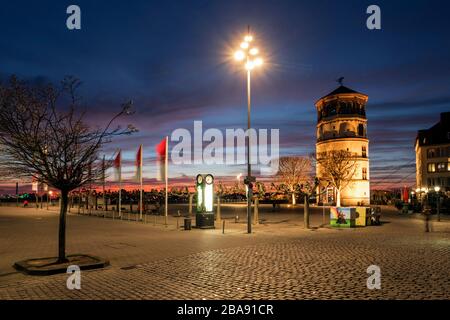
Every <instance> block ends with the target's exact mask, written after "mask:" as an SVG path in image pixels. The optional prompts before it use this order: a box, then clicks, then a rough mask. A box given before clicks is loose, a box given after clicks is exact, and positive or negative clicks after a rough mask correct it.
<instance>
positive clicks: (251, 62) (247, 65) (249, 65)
mask: <svg viewBox="0 0 450 320" xmlns="http://www.w3.org/2000/svg"><path fill="white" fill-rule="evenodd" d="M254 67H255V64H254V63H253V61H250V60H249V61H247V63H246V64H245V69H247V70H248V71H250V70H253V68H254Z"/></svg>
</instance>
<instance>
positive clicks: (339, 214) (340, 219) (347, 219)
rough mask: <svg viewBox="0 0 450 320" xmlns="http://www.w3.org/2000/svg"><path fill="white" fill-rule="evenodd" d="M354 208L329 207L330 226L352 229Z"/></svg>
mask: <svg viewBox="0 0 450 320" xmlns="http://www.w3.org/2000/svg"><path fill="white" fill-rule="evenodd" d="M355 220H356V208H352V207H346V208H343V207H331V208H330V225H331V226H332V227H339V228H352V227H354V226H355V223H356V221H355Z"/></svg>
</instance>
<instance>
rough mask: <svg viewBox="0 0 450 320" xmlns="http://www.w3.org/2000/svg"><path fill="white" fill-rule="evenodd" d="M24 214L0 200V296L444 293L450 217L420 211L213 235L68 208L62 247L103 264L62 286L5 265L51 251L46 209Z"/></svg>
mask: <svg viewBox="0 0 450 320" xmlns="http://www.w3.org/2000/svg"><path fill="white" fill-rule="evenodd" d="M30 213H31V212H30V211H26V210H19V211H18V212H16V214H15V216H14V217H12V216H11V215H10V214H5V213H4V210H3V209H0V253H1V258H0V259H1V264H0V266H1V268H2V269H1V270H2V274H0V299H449V298H450V224H449V222H441V223H434V230H433V232H432V233H424V232H423V224H422V222H421V221H420V220H417V219H409V218H404V217H399V216H397V215H395V214H392V215H387V216H386V218H385V222H386V223H385V224H383V225H382V226H380V227H367V228H358V229H351V230H335V229H328V228H319V229H315V230H313V231H311V230H304V229H302V228H301V226H300V222H299V221H300V218H301V217H297V218H298V219H297V220H296V218H292V219H290V220H289V222H286V221H285V220H284V219H283V220H281V222H280V223H275V220H274V223H272V224H261V225H259V226H256V227H255V234H252V235H247V234H245V224H231V223H230V228H228V229H227V231H226V233H225V234H222V233H221V230H218V229H216V230H192V231H190V232H187V231H178V230H176V229H175V228H174V221H175V220H173V218H172V220H171V221H170V223H171V225H170V226H169V227H167V228H166V227H163V226H153V225H152V224H151V223H150V224H147V225H143V224H139V223H133V222H124V221H112V220H111V219H101V218H97V217H84V216H82V217H80V216H70V217H69V221H70V224H69V234H68V243H69V244H70V245H69V248H68V251H69V252H71V253H74V252H75V251H77V252H78V251H80V252H83V253H91V254H97V255H101V256H103V257H105V258H109V259H110V261H111V266H110V267H108V268H106V269H104V270H93V271H82V279H81V287H82V288H81V290H68V289H67V288H66V280H67V275H66V274H61V275H54V276H47V277H32V276H25V275H23V274H20V273H16V272H13V270H12V269H9V268H10V267H7V266H8V264H9V265H11V264H12V263H13V262H14V261H17V259H20V258H30V257H38V256H43V255H51V254H52V253H53V252H54V250H56V246H55V245H54V244H53V245H52V241H51V240H55V239H54V236H56V230H57V229H54V230H55V231H52V232H53V233H50V230H51V229H52V228H55V226H56V217H55V216H54V214H53V216H52V213H46V212H40V213H39V216H38V217H36V216H33V217H32V218H30ZM37 218H40V219H39V220H34V219H37ZM283 221H284V222H283ZM49 234H50V235H51V236H49ZM27 239H28V240H27ZM53 242H54V241H53ZM33 248H35V249H33ZM38 248H39V249H38ZM14 252H15V253H14ZM5 261H6V262H5ZM372 264H375V265H378V266H379V267H380V268H381V290H376V289H375V290H369V289H367V287H366V281H367V277H368V276H369V275H368V274H367V273H366V269H367V267H368V266H369V265H372Z"/></svg>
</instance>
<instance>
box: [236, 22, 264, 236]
mask: <svg viewBox="0 0 450 320" xmlns="http://www.w3.org/2000/svg"><path fill="white" fill-rule="evenodd" d="M258 54H259V49H258V48H257V47H255V46H253V36H252V35H251V34H250V26H248V29H247V35H246V36H245V37H244V41H243V42H242V43H241V44H240V49H239V50H238V51H236V52H235V54H234V58H235V59H236V60H237V61H240V62H243V63H244V66H245V70H247V177H246V178H245V180H244V183H245V184H246V185H247V232H248V233H252V223H251V222H252V221H251V220H252V219H251V215H252V193H253V184H252V183H253V182H255V181H256V179H255V178H254V177H252V168H251V164H250V144H251V141H250V127H251V126H250V110H251V99H250V98H251V90H250V88H251V86H250V78H251V77H250V75H251V71H252V70H253V69H254V68H257V67H259V66H261V65H262V64H263V59H262V58H261V57H258Z"/></svg>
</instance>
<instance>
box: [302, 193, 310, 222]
mask: <svg viewBox="0 0 450 320" xmlns="http://www.w3.org/2000/svg"><path fill="white" fill-rule="evenodd" d="M304 198H305V207H304V209H303V220H304V224H305V229H309V197H308V195H306V194H305V197H304Z"/></svg>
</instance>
